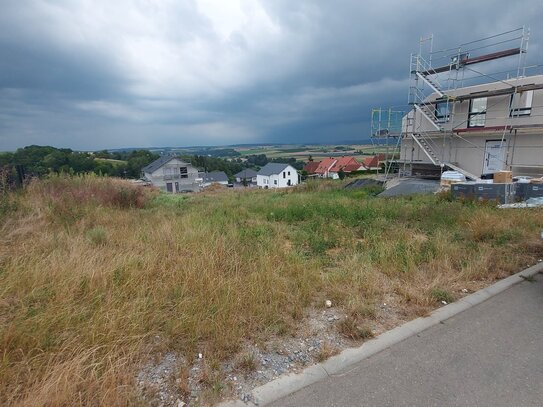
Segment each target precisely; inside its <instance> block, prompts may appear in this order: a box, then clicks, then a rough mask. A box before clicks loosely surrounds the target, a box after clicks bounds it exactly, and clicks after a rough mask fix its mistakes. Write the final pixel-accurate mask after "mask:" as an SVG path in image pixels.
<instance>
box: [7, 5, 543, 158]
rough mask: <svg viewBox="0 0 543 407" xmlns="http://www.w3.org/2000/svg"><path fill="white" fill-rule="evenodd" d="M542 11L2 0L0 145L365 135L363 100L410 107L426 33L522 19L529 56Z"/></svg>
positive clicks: (461, 31) (486, 28)
mask: <svg viewBox="0 0 543 407" xmlns="http://www.w3.org/2000/svg"><path fill="white" fill-rule="evenodd" d="M542 17H543V7H541V6H540V4H539V1H536V0H525V1H518V2H514V3H511V2H506V1H489V0H487V1H484V0H483V1H479V2H468V1H458V2H435V1H431V0H424V1H417V2H405V1H381V2H361V1H356V0H350V1H347V0H344V1H337V2H315V1H296V2H292V1H286V0H284V1H283V0H275V1H263V0H262V1H259V0H239V1H228V2H224V1H219V0H217V1H214V0H194V1H190V0H187V1H158V0H157V1H153V0H146V1H129V0H119V1H115V2H106V1H90V0H88V1H84V0H82V1H79V2H67V1H66V2H59V1H54V2H53V1H45V0H42V1H38V0H35V1H30V2H25V4H24V5H22V4H21V3H20V2H18V1H15V0H10V1H7V2H6V3H5V4H3V10H2V13H1V14H0V25H1V26H2V27H3V28H2V30H1V31H0V150H3V149H13V148H16V147H19V146H23V145H27V144H30V143H36V144H52V145H57V146H69V147H73V148H81V149H99V148H104V147H121V146H160V145H190V144H200V145H201V144H228V143H250V142H262V141H267V142H284V141H289V142H294V141H299V142H311V141H320V142H323V141H328V142H335V141H340V140H347V139H348V140H353V139H364V138H367V136H368V133H369V129H368V127H369V123H368V121H369V112H370V109H371V108H372V107H377V106H383V107H387V106H391V105H392V106H397V105H405V103H406V99H407V86H408V82H407V79H408V70H409V54H410V53H411V52H414V51H417V50H418V40H419V38H420V37H421V36H426V35H428V34H430V33H434V36H435V42H434V44H435V46H436V47H437V48H447V47H452V46H455V45H457V44H459V43H462V42H467V41H470V40H473V39H477V38H480V37H484V36H487V35H489V34H494V33H497V32H501V31H504V30H507V29H511V28H516V27H519V26H521V25H524V24H526V25H530V26H531V27H532V38H531V42H530V53H529V60H528V63H529V64H536V63H542V62H543V61H541V60H538V59H537V58H538V52H537V51H538V50H539V49H540V43H541V40H540V39H541V38H542V36H543V31H542V32H540V31H541V30H540V29H539V28H538V26H537V24H536V23H537V22H538V21H540V20H541V18H542ZM513 65H514V63H513ZM491 68H492V69H494V70H495V69H499V68H500V66H498V65H495V66H493V67H491ZM485 69H490V68H489V67H486V68H485Z"/></svg>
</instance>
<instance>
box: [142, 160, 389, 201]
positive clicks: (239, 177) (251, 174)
mask: <svg viewBox="0 0 543 407" xmlns="http://www.w3.org/2000/svg"><path fill="white" fill-rule="evenodd" d="M384 160H385V154H377V155H374V156H371V157H366V158H364V159H363V161H362V162H359V161H358V160H357V159H356V158H355V157H353V156H342V157H328V158H323V159H322V160H321V161H314V160H313V159H311V158H309V160H308V161H307V163H306V164H305V166H304V168H303V170H302V171H300V172H299V171H298V170H296V168H294V167H293V166H292V165H290V164H288V163H277V162H273V163H271V162H270V163H267V164H266V165H264V166H263V167H262V168H260V170H258V171H256V170H254V169H250V168H246V169H243V170H242V171H240V172H238V173H237V174H235V175H234V180H233V182H230V180H229V179H228V176H227V174H226V173H225V172H224V171H210V172H206V171H199V170H198V168H196V167H195V166H194V165H192V164H191V163H190V162H187V161H185V160H183V159H182V158H181V157H176V156H162V157H160V158H158V159H157V160H155V161H153V162H152V163H151V164H149V165H147V166H145V167H144V168H143V169H142V177H141V180H140V182H142V183H145V184H148V185H153V186H154V187H156V188H158V189H160V190H162V191H164V192H169V193H186V192H198V191H201V190H203V189H205V188H207V187H210V186H212V185H219V186H220V185H222V186H225V187H231V188H254V187H256V188H262V189H275V188H289V187H293V186H296V185H298V184H299V183H300V182H301V181H302V178H331V179H343V178H344V177H345V176H348V175H354V174H360V173H367V172H372V171H373V172H375V171H379V169H380V168H381V165H382V163H383V161H384Z"/></svg>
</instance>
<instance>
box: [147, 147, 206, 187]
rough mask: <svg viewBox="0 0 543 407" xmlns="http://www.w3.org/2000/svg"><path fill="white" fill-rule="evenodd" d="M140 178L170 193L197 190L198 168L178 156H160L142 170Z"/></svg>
mask: <svg viewBox="0 0 543 407" xmlns="http://www.w3.org/2000/svg"><path fill="white" fill-rule="evenodd" d="M141 172H142V179H143V180H145V181H147V182H150V183H151V184H152V185H153V186H155V187H157V188H159V189H161V190H163V191H165V192H171V193H177V192H185V191H198V190H199V188H200V182H199V181H200V180H199V178H198V170H197V169H196V168H195V167H193V166H192V165H191V164H190V163H187V162H185V161H183V160H181V159H180V158H179V157H174V156H162V157H160V158H159V159H158V160H155V161H153V162H152V163H151V164H149V165H148V166H146V167H143V168H142V170H141Z"/></svg>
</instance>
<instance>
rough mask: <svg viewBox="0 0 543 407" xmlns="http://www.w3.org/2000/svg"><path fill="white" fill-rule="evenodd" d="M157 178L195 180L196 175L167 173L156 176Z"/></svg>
mask: <svg viewBox="0 0 543 407" xmlns="http://www.w3.org/2000/svg"><path fill="white" fill-rule="evenodd" d="M156 178H157V179H162V180H164V181H172V180H178V179H180V180H184V181H194V180H196V178H197V176H196V175H191V174H168V175H162V176H159V177H156Z"/></svg>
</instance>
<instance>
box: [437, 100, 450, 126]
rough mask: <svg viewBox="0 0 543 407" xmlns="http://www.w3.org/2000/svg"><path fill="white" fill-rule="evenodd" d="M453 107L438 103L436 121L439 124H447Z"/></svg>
mask: <svg viewBox="0 0 543 407" xmlns="http://www.w3.org/2000/svg"><path fill="white" fill-rule="evenodd" d="M450 108H451V105H450V103H448V102H439V103H436V111H435V115H436V119H437V121H438V122H439V123H445V122H448V121H449V117H450Z"/></svg>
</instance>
